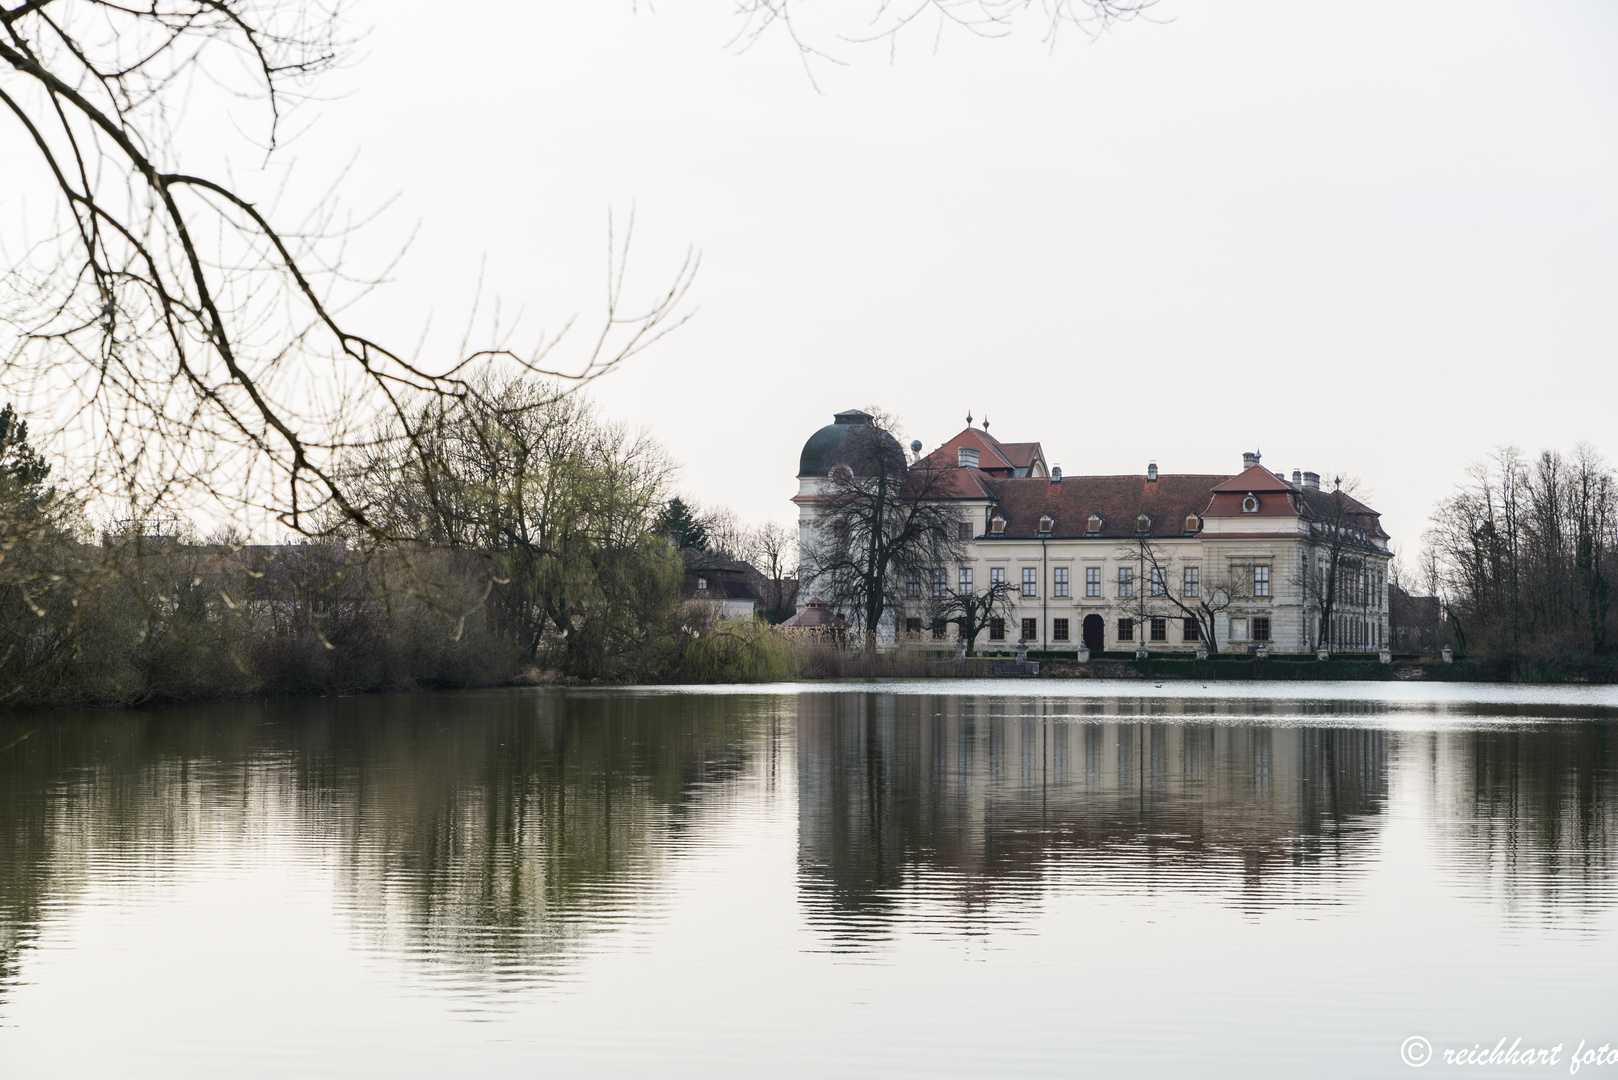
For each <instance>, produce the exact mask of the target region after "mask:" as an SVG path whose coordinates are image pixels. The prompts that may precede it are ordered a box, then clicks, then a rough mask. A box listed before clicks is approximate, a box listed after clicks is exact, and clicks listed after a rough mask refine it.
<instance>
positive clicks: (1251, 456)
mask: <svg viewBox="0 0 1618 1080" xmlns="http://www.w3.org/2000/svg"><path fill="white" fill-rule="evenodd" d="M1258 457H1259V454H1258V451H1257V450H1249V451H1246V452H1244V453H1243V454H1242V471H1243V472H1246V471H1247V470H1248V469H1251V468H1252V467H1253V466H1254V465H1257V464H1258Z"/></svg>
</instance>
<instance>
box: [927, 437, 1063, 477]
mask: <svg viewBox="0 0 1618 1080" xmlns="http://www.w3.org/2000/svg"><path fill="white" fill-rule="evenodd" d="M963 446H967V447H971V448H972V449H974V450H976V451H977V452H978V467H979V468H980V469H982V470H983V471H984V472H986V473H988V474H989V475H991V476H1011V475H1013V474H1014V473H1015V472H1016V470H1018V469H1028V468H1030V467H1031V466H1032V465H1033V463H1034V459H1035V458H1036V457H1041V458H1042V457H1043V456H1044V452H1043V451H1042V450H1041V448H1040V445H1039V443H1037V442H1031V443H1003V442H1001V441H1000V440H999V439H996V438H995V437H994V436H993V435H990V434H989V433H988V432H987V431H984V430H982V429H981V428H974V427H969V428H966V429H964V430H962V431H961V432H960V434H958V435H956V436H955V437H954V438H952V439H950V440H948V441H947V442H945V443H944V445H942V446H940V447H939V448H938V449H936V450H934V451H933V452H932V453H930V454H928V455H927V456H926V457H924V458H922V459H921V462H920V463H921V464H922V465H923V466H926V467H929V468H933V467H940V468H953V467H955V466H957V465H958V464H959V463H960V449H961V447H963Z"/></svg>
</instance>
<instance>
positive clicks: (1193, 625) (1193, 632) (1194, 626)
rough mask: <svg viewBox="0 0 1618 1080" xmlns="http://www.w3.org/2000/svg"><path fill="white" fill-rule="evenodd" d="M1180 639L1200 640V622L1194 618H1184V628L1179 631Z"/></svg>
mask: <svg viewBox="0 0 1618 1080" xmlns="http://www.w3.org/2000/svg"><path fill="white" fill-rule="evenodd" d="M1180 640H1181V641H1201V640H1202V624H1201V623H1199V622H1197V620H1195V619H1187V620H1185V629H1184V630H1182V631H1181V632H1180Z"/></svg>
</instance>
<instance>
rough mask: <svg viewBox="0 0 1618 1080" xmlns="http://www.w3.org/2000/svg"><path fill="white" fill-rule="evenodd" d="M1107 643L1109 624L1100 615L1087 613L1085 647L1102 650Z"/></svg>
mask: <svg viewBox="0 0 1618 1080" xmlns="http://www.w3.org/2000/svg"><path fill="white" fill-rule="evenodd" d="M1106 644H1107V624H1106V623H1104V622H1102V621H1101V616H1100V615H1086V616H1085V617H1084V647H1085V648H1086V649H1089V650H1090V651H1091V652H1100V651H1101V650H1102V649H1103V648H1105V647H1106Z"/></svg>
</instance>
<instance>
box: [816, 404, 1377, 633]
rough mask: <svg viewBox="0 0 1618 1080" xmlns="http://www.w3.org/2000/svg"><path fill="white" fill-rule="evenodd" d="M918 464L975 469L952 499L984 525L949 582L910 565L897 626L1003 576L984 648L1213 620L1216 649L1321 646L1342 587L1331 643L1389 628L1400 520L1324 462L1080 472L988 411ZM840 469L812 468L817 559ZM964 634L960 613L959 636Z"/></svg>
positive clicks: (1204, 624)
mask: <svg viewBox="0 0 1618 1080" xmlns="http://www.w3.org/2000/svg"><path fill="white" fill-rule="evenodd" d="M843 415H845V416H846V415H851V414H843ZM861 415H862V414H861ZM839 422H840V423H841V422H842V421H841V420H840V421H839ZM828 431H833V429H831V428H826V429H822V431H821V432H819V433H817V436H816V438H820V437H822V436H823V435H825V433H826V432H828ZM834 434H835V432H834ZM966 444H972V445H970V446H966ZM814 446H815V443H814V440H811V443H810V445H809V446H807V447H806V448H805V457H804V464H807V465H808V466H809V467H811V468H813V467H815V466H817V465H820V464H823V463H824V460H823V458H821V457H815V456H814V455H811V454H810V453H809V450H810V448H811V447H814ZM963 446H964V447H965V449H964V451H963V449H962V448H963ZM1028 448H1032V449H1031V450H1030V449H1028ZM991 456H992V457H993V458H994V460H993V461H987V460H986V459H987V458H989V457H991ZM912 467H913V468H914V467H929V468H946V469H958V470H959V473H958V474H955V475H952V478H951V479H952V480H953V481H955V483H954V485H953V488H952V490H953V491H954V494H953V495H952V496H951V497H950V498H949V500H948V501H949V502H951V503H952V504H954V505H955V506H956V508H957V509H958V511H959V513H960V518H961V520H962V521H963V522H966V523H969V527H970V534H971V539H970V540H967V541H965V542H964V544H963V548H964V553H963V556H962V558H961V559H960V561H959V562H958V563H957V564H955V565H952V566H948V567H943V568H939V569H941V570H942V572H943V578H942V581H941V583H940V581H939V580H937V579H935V578H933V577H932V576H930V575H922V576H921V579H920V580H916V581H905V582H896V583H895V587H896V589H897V591H898V593H899V595H900V598H901V599H900V604H899V606H898V608H897V609H896V610H889V611H888V612H887V614H886V615H885V616H884V619H883V623H882V629H881V632H880V633H879V635H878V637H879V642H881V643H883V644H888V645H891V644H893V643H895V642H897V641H901V640H905V639H907V638H909V639H919V640H921V641H923V642H926V641H932V640H935V634H934V631H933V629H932V618H931V615H930V612H931V610H932V608H933V606H934V604H935V603H936V601H937V600H939V599H942V598H943V597H942V596H941V595H940V590H946V591H947V590H957V591H959V592H963V593H964V592H966V591H968V590H972V591H976V592H979V593H981V592H983V591H984V590H985V589H986V588H987V587H988V586H989V585H990V584H992V583H995V582H997V581H1003V582H1004V584H1005V586H1006V588H1007V590H1008V592H1009V593H1010V604H1009V610H1008V612H1007V615H1006V617H1005V625H1004V634H1003V636H997V635H995V634H993V633H992V632H991V631H988V630H985V631H983V632H981V633H979V634H978V635H977V638H976V641H975V648H976V649H977V650H979V651H990V652H992V651H996V650H1001V649H1004V650H1008V651H1009V650H1011V649H1015V648H1017V646H1018V645H1019V644H1020V643H1026V646H1027V647H1028V648H1029V649H1033V650H1044V651H1054V652H1069V651H1076V650H1078V649H1079V648H1080V647H1082V646H1088V647H1089V648H1091V649H1092V650H1097V649H1099V650H1104V651H1109V652H1126V653H1133V652H1136V651H1137V650H1140V649H1145V650H1148V651H1149V652H1185V653H1194V652H1196V651H1197V650H1198V649H1199V648H1206V647H1207V643H1206V640H1205V639H1206V630H1207V629H1211V630H1212V633H1213V635H1214V638H1215V644H1216V650H1215V651H1218V652H1232V651H1236V652H1252V651H1259V650H1265V651H1273V652H1276V653H1309V652H1314V651H1316V649H1317V648H1319V647H1320V646H1321V644H1322V633H1321V626H1320V621H1321V615H1322V612H1323V610H1324V609H1325V608H1326V607H1327V606H1328V605H1329V606H1330V608H1331V609H1332V624H1331V630H1332V633H1331V635H1330V638H1331V640H1330V642H1329V649H1330V651H1331V652H1335V653H1341V652H1376V651H1378V650H1379V649H1382V648H1385V647H1386V646H1387V644H1388V641H1389V638H1388V589H1387V580H1388V562H1389V560H1390V558H1391V552H1390V551H1389V549H1388V544H1387V539H1388V538H1387V535H1386V534H1385V533H1383V532H1382V530H1381V528H1380V524H1379V523H1378V518H1377V515H1376V514H1375V512H1374V511H1372V510H1370V509H1369V508H1368V507H1364V506H1363V505H1361V504H1359V503H1358V502H1356V501H1355V500H1353V499H1352V498H1348V497H1347V496H1345V495H1342V494H1341V493H1335V492H1328V491H1322V490H1321V489H1320V488H1319V486H1318V482H1316V481H1314V474H1302V473H1294V474H1293V479H1292V480H1290V481H1289V480H1286V479H1285V478H1283V477H1281V476H1279V475H1278V474H1275V473H1271V472H1269V471H1268V470H1265V469H1263V468H1262V467H1261V466H1260V465H1259V460H1258V455H1257V454H1251V455H1245V460H1244V468H1243V470H1242V471H1241V472H1239V473H1233V474H1230V475H1226V476H1186V475H1172V474H1163V475H1161V476H1159V474H1158V473H1157V470H1156V467H1155V466H1153V467H1152V468H1151V469H1150V470H1149V471H1148V472H1147V473H1146V474H1144V475H1141V476H1127V477H1065V478H1064V477H1062V476H1061V471H1060V470H1048V469H1047V468H1046V466H1045V464H1044V460H1043V455H1042V454H1041V453H1040V451H1039V450H1038V444H1002V443H999V442H998V441H997V440H994V439H991V438H989V437H988V435H987V432H980V431H979V430H978V429H975V428H968V429H967V430H966V431H963V432H962V433H961V434H960V435H957V436H956V437H955V438H954V439H952V440H950V441H949V442H948V443H945V444H944V445H943V446H942V447H940V448H939V449H938V450H936V451H934V452H933V453H932V454H929V455H928V456H927V457H926V458H922V459H920V461H918V462H917V463H915V464H914V465H912ZM1046 473H1048V474H1049V475H1045V474H1046ZM828 475H829V471H828V472H819V473H816V472H809V473H805V472H802V471H801V470H800V475H799V477H798V481H799V484H798V497H797V498H795V499H794V502H795V503H797V505H798V507H799V544H800V550H801V551H802V552H803V553H804V555H805V557H804V558H803V560H802V561H803V564H804V565H805V566H810V565H813V561H814V560H813V557H812V556H813V552H814V551H815V550H816V549H817V546H818V545H819V544H820V543H822V542H824V541H825V537H824V535H823V532H824V530H823V529H822V526H821V521H820V515H819V510H818V507H817V503H818V497H819V496H821V495H823V494H824V493H825V491H826V489H827V485H828V484H829V480H828V479H827V477H828ZM1142 530H1144V532H1143V531H1142ZM1333 561H1335V563H1336V565H1337V567H1338V569H1337V572H1336V574H1335V575H1331V574H1330V573H1328V572H1327V568H1328V567H1329V566H1330V565H1331V563H1332V562H1333ZM966 575H969V577H967V576H966ZM1154 575H1155V576H1156V577H1158V578H1160V580H1159V581H1154ZM836 594H837V588H836V583H833V582H819V581H814V580H812V579H811V578H809V577H807V576H806V577H805V579H804V580H803V581H802V583H801V588H800V591H799V596H800V598H801V599H800V604H801V603H802V602H803V599H806V598H808V597H810V596H813V595H820V596H823V597H826V598H827V599H828V600H831V599H832V598H834V597H835V596H836ZM1187 609H1189V610H1187ZM1188 617H1193V618H1195V619H1196V621H1197V622H1198V625H1197V626H1196V627H1195V628H1194V629H1192V628H1190V627H1188V626H1187V619H1188ZM852 621H855V620H851V622H852ZM1087 628H1088V630H1087ZM955 638H956V629H955V627H954V626H950V627H948V628H947V629H946V630H945V631H944V639H945V640H947V641H954V640H955Z"/></svg>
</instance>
